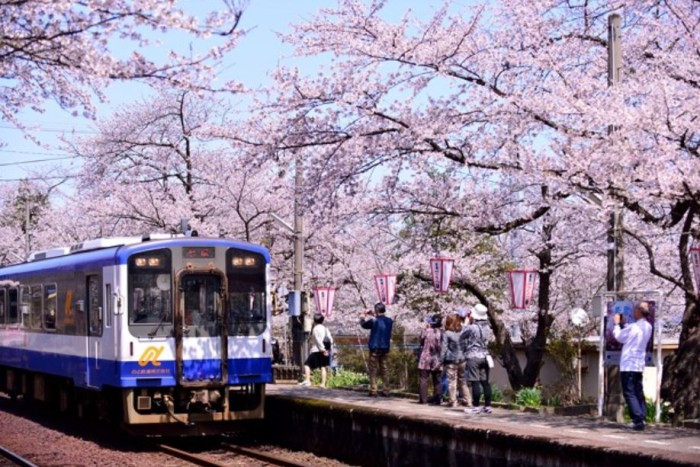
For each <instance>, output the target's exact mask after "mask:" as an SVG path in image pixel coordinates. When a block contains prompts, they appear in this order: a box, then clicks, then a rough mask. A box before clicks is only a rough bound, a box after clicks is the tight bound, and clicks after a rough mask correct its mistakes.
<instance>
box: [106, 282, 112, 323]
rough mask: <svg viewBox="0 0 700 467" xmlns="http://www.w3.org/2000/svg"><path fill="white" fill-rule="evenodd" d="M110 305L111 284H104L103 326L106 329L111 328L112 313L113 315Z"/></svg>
mask: <svg viewBox="0 0 700 467" xmlns="http://www.w3.org/2000/svg"><path fill="white" fill-rule="evenodd" d="M112 303H113V297H112V284H105V305H106V306H105V326H106V327H108V328H109V327H111V326H112V313H114V309H113V308H112Z"/></svg>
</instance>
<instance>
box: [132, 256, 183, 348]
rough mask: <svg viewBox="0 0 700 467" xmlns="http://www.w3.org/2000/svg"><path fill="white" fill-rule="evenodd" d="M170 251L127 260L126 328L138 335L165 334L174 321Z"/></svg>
mask: <svg viewBox="0 0 700 467" xmlns="http://www.w3.org/2000/svg"><path fill="white" fill-rule="evenodd" d="M171 284H172V274H171V254H170V250H167V249H163V250H157V251H153V252H148V253H144V254H141V255H136V256H132V257H131V258H130V259H129V328H130V330H131V333H132V334H133V335H135V336H137V337H153V336H154V335H158V336H164V335H168V334H169V333H170V331H171V329H172V324H173V311H172V310H173V307H172V303H173V302H172V291H171V288H172V287H171Z"/></svg>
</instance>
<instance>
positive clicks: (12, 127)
mask: <svg viewBox="0 0 700 467" xmlns="http://www.w3.org/2000/svg"><path fill="white" fill-rule="evenodd" d="M0 128H2V129H5V130H18V131H24V132H35V131H38V132H44V133H78V134H82V135H97V134H99V133H98V132H97V131H87V130H75V129H73V130H61V129H56V128H18V127H14V126H9V125H0Z"/></svg>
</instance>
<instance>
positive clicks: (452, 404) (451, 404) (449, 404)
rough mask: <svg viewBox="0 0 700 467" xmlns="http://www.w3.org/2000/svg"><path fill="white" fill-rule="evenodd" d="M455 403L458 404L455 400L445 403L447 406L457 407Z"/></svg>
mask: <svg viewBox="0 0 700 467" xmlns="http://www.w3.org/2000/svg"><path fill="white" fill-rule="evenodd" d="M457 405H458V404H457V401H454V402H448V403H447V406H448V407H452V408H454V407H457Z"/></svg>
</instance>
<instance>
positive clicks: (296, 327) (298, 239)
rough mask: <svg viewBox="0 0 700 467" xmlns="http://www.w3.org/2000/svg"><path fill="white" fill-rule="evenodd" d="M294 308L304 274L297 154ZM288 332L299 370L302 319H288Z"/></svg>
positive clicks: (301, 180) (303, 352)
mask: <svg viewBox="0 0 700 467" xmlns="http://www.w3.org/2000/svg"><path fill="white" fill-rule="evenodd" d="M294 171H295V173H294V292H293V293H294V306H295V307H299V309H301V305H302V304H301V292H302V289H303V273H304V212H303V209H302V205H301V204H302V203H301V200H302V195H303V185H304V171H303V166H302V161H301V155H300V154H299V153H298V152H297V154H296V158H295V162H294ZM290 331H291V334H292V353H293V355H294V359H293V360H294V364H295V365H298V366H299V367H300V368H301V367H302V366H303V364H304V361H305V360H306V346H305V345H304V343H305V341H306V339H305V335H304V325H303V317H302V316H301V314H299V315H298V316H291V317H290Z"/></svg>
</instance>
